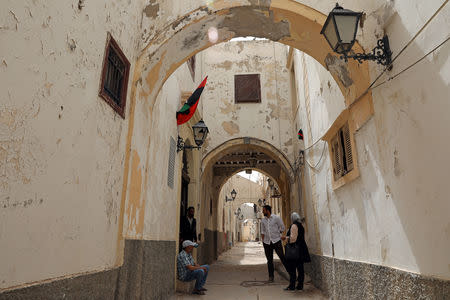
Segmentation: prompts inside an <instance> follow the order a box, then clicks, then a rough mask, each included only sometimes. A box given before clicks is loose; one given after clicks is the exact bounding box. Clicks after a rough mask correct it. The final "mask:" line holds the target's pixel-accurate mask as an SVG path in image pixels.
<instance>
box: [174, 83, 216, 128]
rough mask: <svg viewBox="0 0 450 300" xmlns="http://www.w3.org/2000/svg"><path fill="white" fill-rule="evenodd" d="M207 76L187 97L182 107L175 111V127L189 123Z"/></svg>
mask: <svg viewBox="0 0 450 300" xmlns="http://www.w3.org/2000/svg"><path fill="white" fill-rule="evenodd" d="M207 79H208V76H206V77H205V79H203V81H202V83H201V84H200V85H199V86H198V88H197V89H196V90H195V92H194V93H193V94H192V95H191V96H190V97H189V99H188V100H187V101H186V103H185V104H184V105H183V107H182V108H181V109H180V110H179V111H177V125H182V124H184V123H186V122H187V121H189V120H190V119H191V118H192V116H193V115H194V113H195V110H196V109H197V105H198V101H199V100H200V95H201V94H202V92H203V89H204V88H205V85H206V80H207Z"/></svg>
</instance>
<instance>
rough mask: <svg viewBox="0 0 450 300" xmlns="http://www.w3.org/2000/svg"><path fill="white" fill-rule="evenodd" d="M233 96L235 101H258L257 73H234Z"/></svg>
mask: <svg viewBox="0 0 450 300" xmlns="http://www.w3.org/2000/svg"><path fill="white" fill-rule="evenodd" d="M234 98H235V103H260V102H261V82H260V76H259V74H245V75H234Z"/></svg>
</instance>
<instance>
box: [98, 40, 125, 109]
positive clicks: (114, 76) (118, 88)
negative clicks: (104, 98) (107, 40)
mask: <svg viewBox="0 0 450 300" xmlns="http://www.w3.org/2000/svg"><path fill="white" fill-rule="evenodd" d="M124 75H125V64H124V63H123V61H122V60H121V59H120V58H119V56H118V55H117V53H116V52H115V50H114V48H113V47H111V46H110V49H109V55H108V60H107V70H106V77H105V81H104V85H103V88H104V89H105V91H106V93H107V94H108V95H109V96H110V97H111V98H112V99H113V100H114V102H115V103H116V104H117V105H119V106H120V105H121V99H120V98H121V97H120V96H121V95H122V88H123V79H124Z"/></svg>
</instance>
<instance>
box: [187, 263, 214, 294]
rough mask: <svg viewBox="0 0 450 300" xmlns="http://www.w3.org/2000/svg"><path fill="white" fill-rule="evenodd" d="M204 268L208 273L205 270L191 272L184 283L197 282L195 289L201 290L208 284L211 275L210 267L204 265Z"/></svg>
mask: <svg viewBox="0 0 450 300" xmlns="http://www.w3.org/2000/svg"><path fill="white" fill-rule="evenodd" d="M202 267H205V268H206V270H207V271H206V272H205V270H203V269H199V270H195V271H189V272H188V273H187V275H186V278H185V280H184V281H192V280H196V282H195V289H196V290H200V289H201V288H202V287H203V286H204V285H205V283H206V278H207V277H208V273H209V266H208V265H203V266H202Z"/></svg>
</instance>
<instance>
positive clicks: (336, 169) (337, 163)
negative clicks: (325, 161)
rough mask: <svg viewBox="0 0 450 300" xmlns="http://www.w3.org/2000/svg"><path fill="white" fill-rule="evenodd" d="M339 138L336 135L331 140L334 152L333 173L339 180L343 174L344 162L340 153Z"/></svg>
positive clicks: (335, 178)
mask: <svg viewBox="0 0 450 300" xmlns="http://www.w3.org/2000/svg"><path fill="white" fill-rule="evenodd" d="M339 144H340V143H339V138H338V136H335V137H334V138H333V140H332V141H331V149H332V150H331V151H332V152H333V173H334V180H338V179H339V178H340V177H341V176H342V175H341V174H342V163H341V154H340V152H341V151H340V145H339Z"/></svg>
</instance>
